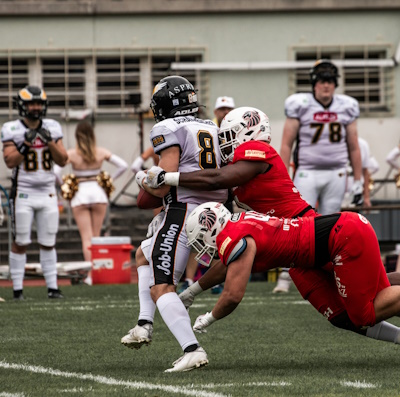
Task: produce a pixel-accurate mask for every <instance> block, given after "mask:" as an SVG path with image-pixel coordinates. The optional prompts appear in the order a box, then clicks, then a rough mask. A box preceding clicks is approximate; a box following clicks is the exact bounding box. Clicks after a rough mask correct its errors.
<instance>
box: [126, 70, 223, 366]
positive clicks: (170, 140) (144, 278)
mask: <svg viewBox="0 0 400 397" xmlns="http://www.w3.org/2000/svg"><path fill="white" fill-rule="evenodd" d="M150 106H151V108H152V110H153V113H154V117H155V119H156V121H157V124H156V125H155V126H154V127H153V129H152V131H151V133H150V139H151V142H152V145H153V148H154V152H155V153H156V154H159V155H160V162H159V166H160V167H162V168H163V169H164V170H166V171H170V172H190V171H195V170H200V169H206V168H218V167H219V166H220V161H221V157H220V152H219V149H218V146H217V145H218V127H217V126H216V125H215V124H214V123H213V122H212V121H211V120H202V119H199V118H196V115H197V113H198V111H199V105H198V103H197V94H196V91H195V90H194V88H193V85H192V84H191V83H190V82H189V81H188V80H186V79H185V78H183V77H180V76H168V77H165V78H163V79H162V80H160V82H159V83H158V84H157V85H156V87H155V88H154V93H153V96H152V99H151V105H150ZM145 179H146V173H145V172H144V171H139V172H138V173H137V174H136V181H137V182H138V184H139V185H140V186H141V187H142V188H144V189H145V190H146V191H147V192H149V193H151V194H153V195H155V196H158V197H163V199H164V207H165V212H166V215H165V217H164V219H163V220H162V222H161V224H160V226H159V228H158V230H156V231H155V233H154V235H153V236H152V237H151V238H150V239H148V240H145V241H143V242H142V244H141V251H142V253H143V255H144V257H145V259H146V260H147V261H148V262H149V265H143V266H139V267H138V277H139V301H140V313H139V320H138V324H137V325H136V326H135V327H134V328H133V329H131V330H130V332H129V333H128V335H126V336H124V337H123V338H122V339H121V343H123V344H124V345H125V346H127V347H131V348H136V349H138V348H140V347H141V346H142V345H143V344H149V343H150V342H151V338H152V331H153V319H154V312H155V307H156V306H157V308H158V310H159V312H160V315H161V317H162V318H163V320H164V322H165V324H166V325H167V326H168V328H169V330H170V331H171V333H172V334H173V335H174V336H175V338H176V339H177V341H178V342H179V344H180V345H181V348H182V350H183V352H184V354H183V356H182V357H181V358H180V359H178V360H177V361H175V362H174V363H173V367H172V368H170V369H168V370H166V372H179V371H188V370H191V369H195V368H199V367H201V366H203V365H206V364H207V363H208V358H207V354H206V352H205V351H204V350H203V348H201V347H200V345H199V343H198V341H197V339H196V337H195V335H194V333H193V330H192V328H191V325H190V317H189V314H188V312H187V311H186V309H185V306H184V305H183V303H182V301H181V300H180V299H179V297H178V295H177V294H176V285H177V283H178V282H179V280H180V278H181V276H182V274H183V272H184V270H185V267H186V263H187V261H188V258H189V253H190V248H189V247H187V236H186V231H185V227H184V225H185V222H186V219H187V217H188V216H189V214H190V213H191V211H192V210H193V209H194V208H196V206H197V205H198V204H200V203H204V202H207V201H208V200H210V199H211V198H212V199H213V200H215V201H219V202H225V201H226V199H227V190H225V189H224V190H217V191H212V192H211V191H201V192H200V191H193V190H190V189H187V188H183V187H180V186H177V187H170V186H166V185H165V186H162V187H161V188H160V189H151V188H150V187H148V186H147V185H146V183H144V180H145Z"/></svg>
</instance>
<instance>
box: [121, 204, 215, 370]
mask: <svg viewBox="0 0 400 397" xmlns="http://www.w3.org/2000/svg"><path fill="white" fill-rule="evenodd" d="M186 215H187V208H186V205H182V204H176V205H175V206H174V207H173V208H169V209H168V210H167V211H166V216H165V220H164V223H163V224H162V226H161V228H160V229H159V230H158V231H157V232H156V233H155V234H154V236H153V237H152V239H151V246H150V249H149V251H150V258H149V259H150V261H149V263H150V265H149V268H150V274H149V275H148V278H149V283H147V285H144V289H143V290H141V287H139V288H140V294H139V299H140V300H141V301H142V300H143V299H144V297H145V296H146V295H147V297H148V295H150V296H151V298H152V299H153V301H154V302H155V304H156V306H157V308H158V310H159V312H160V315H161V317H162V318H163V320H164V322H165V324H166V325H167V327H168V328H169V330H170V331H171V333H172V334H173V335H174V336H175V338H176V339H177V341H178V342H179V344H180V346H181V348H182V350H183V351H184V355H183V356H182V357H181V358H180V359H178V360H177V361H175V362H174V363H173V367H172V368H170V369H169V370H167V371H166V372H179V371H188V370H191V369H195V368H199V367H201V366H204V365H206V364H207V363H208V359H207V354H206V352H205V351H204V350H203V349H202V348H201V347H200V346H199V344H198V341H197V339H196V337H195V335H194V333H193V330H192V327H191V323H190V317H189V314H188V312H187V311H186V309H185V306H184V305H183V303H182V301H181V300H180V299H179V297H178V295H177V294H176V292H175V291H176V285H177V283H178V281H179V279H180V278H181V276H182V274H183V272H184V270H185V267H186V263H187V260H188V258H189V253H190V249H189V248H188V247H187V246H186V243H187V237H186V233H184V225H185V220H186ZM142 251H143V253H145V254H146V253H148V251H147V250H146V247H145V244H143V243H142ZM140 267H142V268H146V265H142V266H140ZM141 273H142V272H141V271H139V272H138V274H139V277H140V275H141ZM142 277H143V276H142ZM149 286H150V288H151V290H150V289H149ZM145 299H147V298H145ZM140 310H141V312H142V304H141V309H140ZM141 316H142V314H141V315H140V316H139V317H141ZM138 326H139V324H138V325H137V326H136V327H135V328H137V327H138ZM135 328H134V329H133V330H131V331H130V334H128V335H132V334H135V331H134V330H135ZM128 335H126V336H125V337H123V338H122V340H121V342H122V343H123V344H126V343H124V342H127V341H128ZM132 336H134V335H132ZM132 339H133V338H132ZM140 346H141V345H140ZM140 346H139V347H140ZM132 347H135V346H132Z"/></svg>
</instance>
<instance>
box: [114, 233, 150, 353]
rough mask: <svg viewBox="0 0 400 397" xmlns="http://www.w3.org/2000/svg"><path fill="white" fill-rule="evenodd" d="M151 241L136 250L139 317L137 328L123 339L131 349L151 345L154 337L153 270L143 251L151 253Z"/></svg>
mask: <svg viewBox="0 0 400 397" xmlns="http://www.w3.org/2000/svg"><path fill="white" fill-rule="evenodd" d="M150 243H151V239H147V240H144V241H143V242H142V244H141V245H140V247H139V248H138V249H137V250H136V254H135V262H136V269H137V273H138V290H139V317H138V322H137V325H136V326H135V327H133V328H132V329H131V330H130V331H129V332H128V334H127V335H125V336H124V337H123V338H122V339H121V343H122V344H123V345H124V346H126V347H129V348H131V349H139V348H141V347H142V346H143V345H149V344H150V343H151V341H152V337H153V321H154V313H155V311H156V304H155V303H154V302H153V299H152V298H151V295H150V277H151V274H152V272H151V269H150V265H149V262H148V261H147V259H146V257H145V255H144V253H143V250H144V251H146V252H149V253H150Z"/></svg>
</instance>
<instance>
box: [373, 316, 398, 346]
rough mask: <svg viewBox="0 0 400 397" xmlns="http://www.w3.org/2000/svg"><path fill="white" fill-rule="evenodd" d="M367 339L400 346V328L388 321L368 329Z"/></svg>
mask: <svg viewBox="0 0 400 397" xmlns="http://www.w3.org/2000/svg"><path fill="white" fill-rule="evenodd" d="M367 337H368V338H373V339H377V340H383V341H385V342H392V343H396V344H398V345H399V344H400V328H399V327H396V326H395V325H393V324H390V323H388V322H386V321H381V322H380V323H378V324H375V325H374V326H373V327H369V328H368V329H367Z"/></svg>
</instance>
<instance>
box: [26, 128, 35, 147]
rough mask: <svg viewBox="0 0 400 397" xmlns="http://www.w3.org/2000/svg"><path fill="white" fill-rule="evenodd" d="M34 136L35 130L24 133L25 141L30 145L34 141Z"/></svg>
mask: <svg viewBox="0 0 400 397" xmlns="http://www.w3.org/2000/svg"><path fill="white" fill-rule="evenodd" d="M36 135H37V131H36V130H28V131H26V132H25V140H26V141H27V142H28V143H29V144H31V145H32V143H33V141H34V140H35V139H36Z"/></svg>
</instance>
